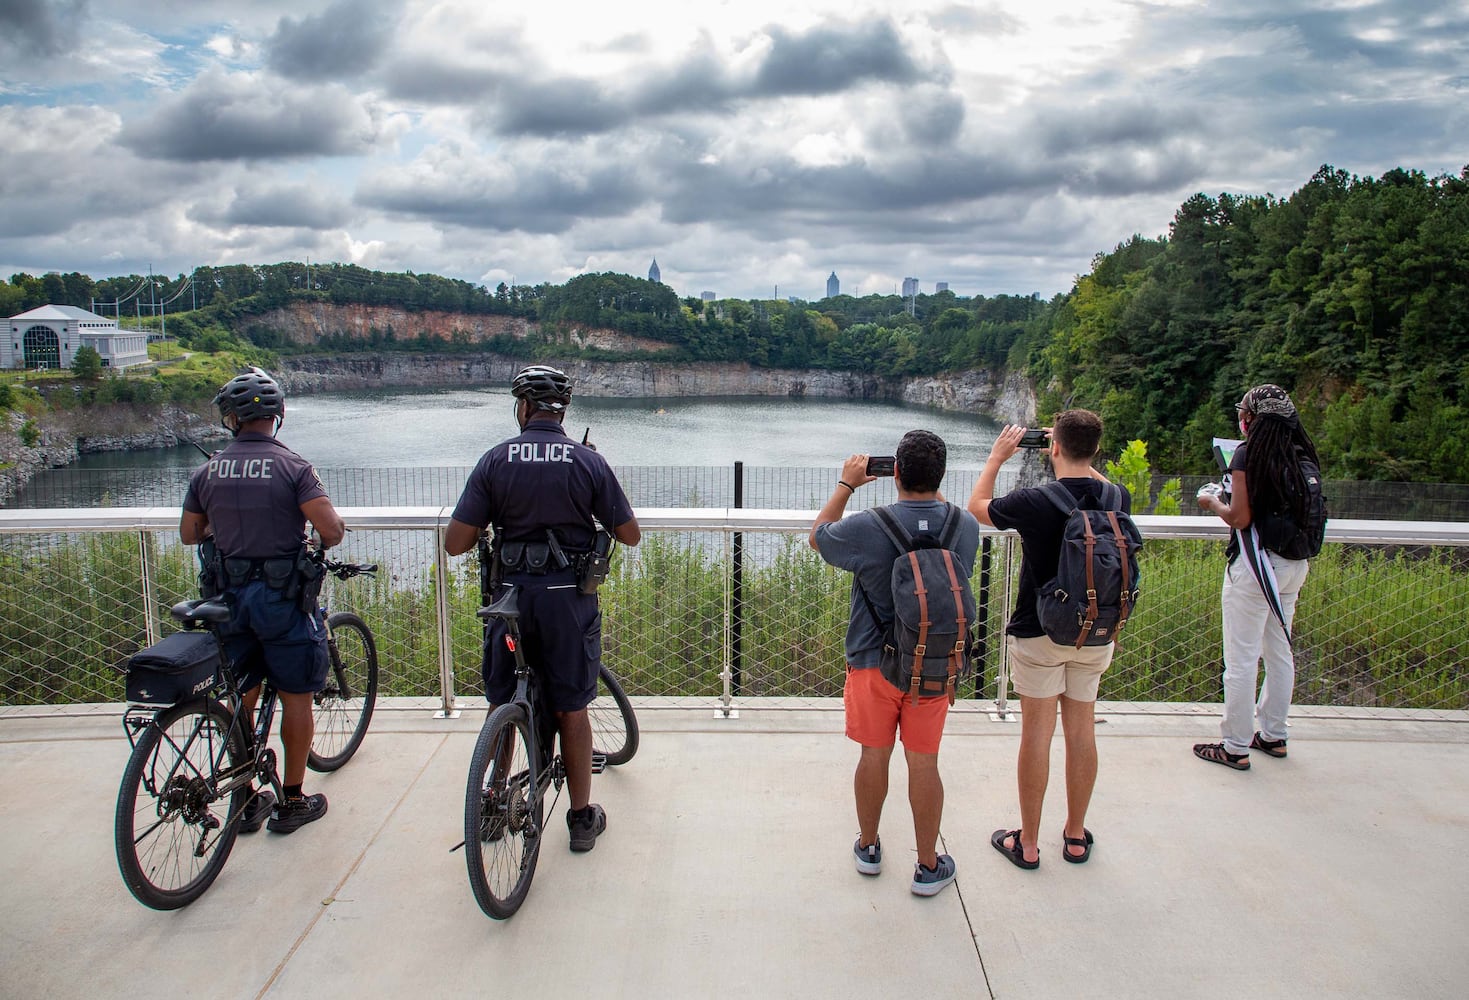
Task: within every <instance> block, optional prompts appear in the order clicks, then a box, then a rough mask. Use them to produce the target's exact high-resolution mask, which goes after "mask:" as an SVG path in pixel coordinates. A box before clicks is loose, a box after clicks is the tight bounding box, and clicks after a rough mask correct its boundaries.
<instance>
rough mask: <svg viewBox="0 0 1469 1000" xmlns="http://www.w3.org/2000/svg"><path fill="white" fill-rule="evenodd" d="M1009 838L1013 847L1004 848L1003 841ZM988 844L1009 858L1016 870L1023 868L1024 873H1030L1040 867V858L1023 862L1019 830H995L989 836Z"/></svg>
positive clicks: (1023, 849)
mask: <svg viewBox="0 0 1469 1000" xmlns="http://www.w3.org/2000/svg"><path fill="white" fill-rule="evenodd" d="M1010 838H1013V840H1011V843H1012V844H1014V846H1013V847H1006V846H1005V841H1006V840H1007V839H1010ZM990 844H991V845H992V846H993V847H994V849H995V850H997V851H999V852H1000V853H1001V854H1003V855H1005V857H1007V858H1009V859H1010V863H1011V864H1012V865H1014V866H1015V867H1016V868H1024V869H1025V870H1026V871H1030V870H1032V869H1035V868H1039V867H1040V866H1041V859H1040V858H1036V859H1035V860H1034V861H1026V860H1025V848H1023V847H1021V846H1020V831H1019V830H996V831H995V832H994V833H992V834H990Z"/></svg>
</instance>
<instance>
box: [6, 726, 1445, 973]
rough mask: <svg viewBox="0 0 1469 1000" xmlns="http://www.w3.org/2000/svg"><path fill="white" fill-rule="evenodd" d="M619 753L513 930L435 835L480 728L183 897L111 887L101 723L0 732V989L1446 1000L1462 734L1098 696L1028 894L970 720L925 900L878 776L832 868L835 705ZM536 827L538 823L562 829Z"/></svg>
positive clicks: (358, 768)
mask: <svg viewBox="0 0 1469 1000" xmlns="http://www.w3.org/2000/svg"><path fill="white" fill-rule="evenodd" d="M638 704H639V708H640V715H639V718H640V722H641V725H642V728H643V740H642V747H641V749H640V751H639V753H638V755H637V757H636V758H635V759H634V760H633V761H632V762H631V763H630V764H628V765H627V766H625V767H622V768H619V769H615V770H612V771H609V772H608V773H607V774H606V775H603V776H601V777H599V778H598V779H596V784H595V786H594V787H595V797H596V798H597V799H598V800H599V801H601V802H602V803H603V804H604V805H605V806H606V807H607V811H608V814H609V828H608V831H607V833H606V834H605V835H604V836H603V837H602V839H601V840H600V841H599V842H598V844H597V848H596V850H595V851H593V852H592V853H591V854H588V855H572V854H570V853H569V852H568V851H567V850H566V847H565V842H566V832H565V827H564V825H562V824H561V823H560V822H559V819H558V821H557V822H554V823H551V824H550V831H551V832H550V837H549V841H548V843H547V845H546V847H545V849H544V851H543V854H542V858H541V863H540V867H539V869H538V871H537V874H536V878H535V883H534V885H533V886H532V889H531V894H530V897H529V899H528V900H527V902H526V904H525V906H524V907H523V908H522V909H521V911H520V913H519V914H517V915H516V916H515V917H514V918H513V919H512V920H509V921H506V922H497V921H492V920H489V919H487V918H486V917H484V916H483V915H482V914H481V913H480V911H479V909H478V907H476V905H475V903H474V900H473V898H472V896H471V894H470V891H469V885H468V882H467V880H466V877H465V871H464V860H463V855H462V854H460V853H454V854H451V853H449V848H450V847H451V846H453V845H454V844H455V843H456V842H457V841H458V840H459V839H460V837H461V829H462V803H463V797H464V782H465V773H466V768H467V765H468V760H469V755H470V751H471V749H472V747H473V743H474V738H475V734H476V732H477V730H478V724H479V721H480V719H481V716H482V713H480V712H477V711H466V712H465V714H464V717H463V718H460V719H458V720H453V721H447V722H446V721H435V720H434V719H433V718H431V716H430V713H429V712H427V711H424V710H421V709H414V710H407V709H405V708H403V707H402V706H400V705H388V706H385V707H384V708H380V710H379V714H378V715H377V717H376V718H375V719H374V722H373V728H372V731H371V732H370V733H369V735H368V738H367V741H366V742H365V743H364V745H363V747H362V750H361V751H360V752H359V753H358V755H357V757H356V758H355V759H354V760H353V761H352V762H351V764H349V765H348V766H347V767H346V768H344V769H343V770H342V771H340V772H338V773H336V774H333V775H327V776H315V775H311V776H308V790H317V791H324V792H326V793H327V795H328V796H329V797H330V800H331V811H330V812H329V813H328V815H327V816H326V818H325V819H323V820H322V821H321V822H319V823H317V824H315V825H313V826H310V827H307V828H305V829H303V830H301V831H299V832H297V833H295V834H293V835H291V836H289V837H282V836H279V835H274V834H268V833H265V832H262V833H259V834H255V835H253V836H249V837H241V838H240V841H239V843H238V844H237V846H236V848H235V852H234V854H233V855H232V856H231V858H230V860H229V863H228V865H227V866H226V867H225V869H224V872H223V874H222V875H221V876H220V878H219V880H218V881H217V882H216V883H215V884H214V886H213V888H212V889H211V890H210V891H209V892H208V893H207V894H206V895H205V896H204V897H203V898H202V899H200V900H199V901H198V902H196V903H194V904H193V905H192V906H190V907H188V908H186V909H184V910H181V911H178V912H174V913H158V912H154V911H152V910H149V909H146V908H145V907H143V906H141V905H139V904H138V903H137V902H135V901H134V900H133V898H132V897H131V896H130V895H129V894H128V892H127V890H126V889H125V888H124V886H123V884H122V881H121V878H120V877H119V875H118V872H117V865H116V861H115V858H114V854H113V845H112V820H113V808H114V803H115V797H116V794H117V784H118V780H119V777H120V775H121V772H122V768H123V764H124V762H125V759H126V757H127V752H128V744H127V742H126V740H125V739H124V737H123V734H122V727H121V725H120V723H119V721H118V718H117V717H116V716H111V717H107V718H95V717H93V718H58V717H56V716H55V715H54V714H45V713H42V714H39V715H29V714H14V710H8V713H7V714H6V715H5V716H4V717H3V718H0V996H3V997H6V998H30V997H72V996H76V997H83V996H85V997H122V996H137V997H150V998H152V997H157V998H169V997H191V998H197V997H257V996H270V997H302V998H313V1000H326V998H331V997H353V998H361V997H400V996H407V997H419V998H427V997H458V996H485V995H494V996H504V997H599V998H602V997H606V998H620V997H629V998H631V997H637V998H659V997H797V998H801V1000H810V998H819V997H832V998H866V997H871V998H876V1000H895V998H903V997H925V998H929V997H968V998H987V997H1005V998H1009V997H1036V998H1052V997H1055V998H1063V997H1064V998H1090V997H1129V998H1132V997H1159V998H1193V997H1198V998H1218V997H1231V996H1233V997H1241V998H1250V1000H1262V998H1270V997H1289V998H1297V997H1311V998H1326V997H1403V998H1418V1000H1421V998H1431V997H1446V998H1447V997H1453V998H1459V997H1463V996H1465V995H1466V994H1469V943H1466V942H1469V868H1466V865H1465V847H1466V845H1469V720H1465V721H1447V722H1430V721H1424V722H1390V723H1389V722H1365V721H1351V720H1343V719H1332V718H1307V717H1302V718H1297V719H1295V720H1294V724H1293V728H1292V740H1291V745H1290V746H1291V755H1290V758H1289V759H1287V760H1284V761H1277V760H1272V759H1269V758H1266V757H1265V756H1263V755H1260V754H1256V755H1255V761H1254V769H1253V770H1252V771H1250V772H1248V773H1240V772H1235V771H1231V770H1228V769H1226V768H1222V767H1218V766H1214V765H1209V764H1206V763H1203V762H1200V761H1198V760H1195V759H1194V757H1193V756H1192V754H1191V753H1190V752H1189V747H1190V744H1191V743H1193V742H1195V741H1199V740H1209V739H1214V738H1215V737H1216V724H1215V722H1214V720H1213V719H1212V718H1210V717H1208V716H1206V715H1200V714H1196V713H1190V712H1189V711H1187V710H1181V711H1179V712H1177V713H1176V714H1173V715H1168V716H1156V715H1127V714H1122V708H1121V707H1118V708H1117V709H1115V710H1114V711H1113V712H1111V713H1109V712H1108V711H1107V710H1106V706H1103V707H1102V708H1103V711H1102V713H1101V714H1102V717H1103V719H1104V721H1102V722H1101V723H1100V724H1099V727H1098V732H1099V742H1100V755H1101V768H1102V770H1101V777H1100V779H1099V782H1098V786H1097V794H1096V797H1095V800H1094V802H1093V807H1092V811H1091V814H1090V816H1089V818H1088V821H1087V825H1088V826H1089V827H1090V828H1091V829H1092V831H1093V832H1094V833H1095V834H1096V838H1097V844H1096V847H1095V849H1094V853H1093V856H1092V859H1091V862H1090V863H1089V864H1086V865H1069V864H1065V863H1063V862H1062V861H1061V857H1060V850H1061V841H1060V833H1061V825H1062V821H1063V818H1064V791H1063V788H1062V784H1061V774H1062V770H1061V766H1062V760H1061V755H1060V752H1059V750H1060V738H1059V735H1058V737H1057V740H1056V743H1057V747H1056V749H1057V753H1056V755H1055V757H1054V760H1053V770H1052V777H1053V781H1052V786H1051V790H1050V792H1049V794H1048V797H1047V803H1046V816H1045V820H1044V830H1043V835H1042V841H1041V845H1042V863H1041V867H1040V869H1039V870H1038V871H1034V872H1026V871H1021V870H1019V869H1017V868H1014V867H1013V866H1011V865H1010V864H1008V863H1006V861H1005V860H1004V859H1003V858H1002V857H1000V856H999V855H998V854H996V853H995V851H994V850H992V849H991V848H990V846H989V843H988V840H989V835H990V832H991V831H992V830H994V829H995V828H996V827H1000V826H1006V827H1013V826H1016V825H1018V812H1017V808H1016V803H1015V779H1014V758H1015V750H1016V745H1017V742H1018V738H1019V727H1018V726H1017V725H1015V724H1014V723H1013V722H1009V723H1007V722H1001V721H997V720H994V719H992V718H991V717H990V716H989V715H987V714H986V713H985V712H983V711H976V710H974V709H973V708H972V707H971V708H968V709H967V710H965V711H962V712H956V713H955V714H954V715H952V716H951V721H950V725H949V729H948V734H947V736H946V738H945V742H944V747H943V751H942V754H941V768H942V773H943V776H944V780H945V784H946V786H947V805H946V807H945V813H944V822H943V849H944V850H946V851H947V852H948V853H950V854H952V855H953V857H954V858H955V860H956V861H957V863H958V867H959V878H958V881H957V883H956V884H955V886H953V887H951V888H950V889H947V890H945V891H944V892H943V893H942V894H941V895H939V896H936V897H934V898H931V899H922V898H919V897H915V896H913V895H912V894H911V893H910V892H909V891H908V882H909V878H910V875H911V871H912V860H913V851H912V848H913V840H912V826H911V823H910V819H909V815H908V809H907V801H906V785H905V776H904V768H903V765H902V762H901V755H898V758H897V759H895V761H894V766H893V774H892V779H893V780H892V788H891V792H890V797H889V805H888V809H887V812H886V814H885V818H884V823H883V843H884V847H885V849H886V858H885V859H884V860H885V865H886V868H885V871H884V872H883V874H882V875H881V876H879V877H876V878H868V877H863V876H860V875H858V874H857V873H856V872H855V871H854V870H853V868H852V863H851V859H850V856H849V855H850V849H851V844H852V840H853V837H854V835H855V831H856V823H855V819H854V817H853V808H852V801H851V774H852V767H853V765H854V763H855V761H856V756H857V755H856V750H855V747H854V746H853V745H852V744H850V743H848V742H847V741H846V739H845V738H844V737H843V735H842V716H841V712H840V705H839V703H830V702H827V703H814V704H813V703H803V704H804V705H805V706H806V707H801V706H783V705H780V704H779V703H757V704H756V705H745V706H741V708H742V711H741V717H740V718H739V719H736V720H722V721H717V720H715V719H714V718H713V716H712V711H711V710H710V709H709V708H700V709H697V710H694V709H677V708H667V707H663V706H662V705H660V704H658V703H656V702H639V703H638ZM564 806H565V802H564V800H563V801H562V802H561V803H559V804H558V806H557V809H556V812H557V814H559V813H560V812H562V811H563V809H564Z"/></svg>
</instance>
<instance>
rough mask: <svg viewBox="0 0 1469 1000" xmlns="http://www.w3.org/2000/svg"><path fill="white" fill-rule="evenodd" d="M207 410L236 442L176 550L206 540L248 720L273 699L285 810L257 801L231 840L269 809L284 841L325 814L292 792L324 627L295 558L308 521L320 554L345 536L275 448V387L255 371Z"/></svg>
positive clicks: (322, 500)
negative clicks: (212, 551)
mask: <svg viewBox="0 0 1469 1000" xmlns="http://www.w3.org/2000/svg"><path fill="white" fill-rule="evenodd" d="M214 403H215V404H216V405H217V406H218V407H219V415H220V423H221V425H223V426H224V427H225V429H227V430H228V431H229V432H230V433H231V434H233V435H234V437H235V440H234V441H233V442H232V443H231V444H230V445H229V446H228V447H227V448H225V449H224V450H223V451H220V452H218V453H217V454H215V456H214V457H213V458H211V459H210V460H209V461H208V462H206V463H205V464H204V465H202V466H200V467H199V468H198V469H197V470H195V472H194V474H193V476H192V477H190V479H189V490H188V493H187V494H186V495H185V496H184V512H183V518H182V519H181V520H180V521H179V537H180V538H181V539H183V542H184V544H185V545H198V544H200V543H202V542H204V541H205V540H206V539H209V538H211V536H212V538H213V542H214V547H215V548H216V549H217V552H218V556H217V558H216V559H215V560H213V565H214V570H215V578H216V582H217V584H218V586H219V588H220V590H222V592H223V597H224V600H225V601H226V602H227V603H228V604H229V605H230V608H231V611H232V614H231V616H230V620H229V621H228V622H226V623H224V624H223V625H222V626H221V627H220V636H221V638H223V639H224V642H225V648H226V650H227V652H228V654H229V656H230V657H231V658H232V659H233V660H234V662H235V663H237V664H239V665H240V666H239V670H240V682H241V686H242V687H244V688H245V689H246V694H245V696H244V702H245V709H246V711H247V712H253V711H254V709H255V702H256V699H257V698H259V696H260V684H261V682H262V681H263V680H264V679H265V678H266V677H269V678H270V681H271V683H272V684H274V685H275V688H276V690H277V691H278V692H279V694H280V699H281V716H282V718H281V742H282V743H284V744H285V750H286V761H285V775H284V780H283V787H282V791H283V792H284V794H285V801H284V802H281V803H279V805H277V803H276V801H275V793H274V792H271V791H269V790H265V789H262V790H261V791H259V792H257V793H256V795H255V797H254V798H253V799H251V801H250V802H249V803H248V804H247V805H246V807H245V813H244V816H243V817H242V819H241V821H240V831H241V832H242V833H253V832H255V831H256V830H259V829H260V826H261V824H262V823H264V822H265V819H266V816H267V815H270V814H271V812H272V808H273V807H274V809H273V811H274V815H273V817H272V818H271V820H270V823H269V828H270V829H271V830H272V831H274V832H276V833H291V832H292V831H294V830H296V829H298V828H300V827H301V826H303V825H305V824H307V823H310V822H312V821H314V820H318V819H320V818H321V817H322V816H323V815H325V814H326V796H325V795H320V794H318V795H304V794H302V791H301V784H302V782H303V780H304V779H305V777H306V757H307V754H308V752H309V751H310V749H311V736H312V730H313V719H312V704H311V701H312V699H311V696H312V695H313V694H314V693H315V692H317V691H320V690H321V689H322V687H323V686H324V685H325V683H326V674H327V669H328V658H327V647H326V626H325V624H324V623H323V622H322V619H321V612H320V610H319V609H318V608H317V607H316V601H315V597H314V589H313V588H311V587H310V585H309V582H308V581H305V580H303V578H302V576H303V574H302V573H301V571H300V570H298V569H297V568H296V567H297V565H298V564H300V565H301V566H302V567H303V568H304V567H305V566H306V565H307V564H308V561H307V560H304V559H303V558H302V557H303V555H304V546H305V529H306V522H307V521H310V522H311V526H312V527H313V528H315V529H316V533H317V535H318V536H319V537H320V539H321V546H322V548H323V549H326V548H330V547H331V546H333V545H336V544H337V543H338V542H340V541H341V540H342V534H343V533H344V532H345V530H346V528H345V527H344V526H343V524H342V519H341V517H340V516H338V514H337V511H336V509H335V508H334V507H333V506H332V502H331V500H330V499H329V498H328V497H327V495H326V489H325V487H323V486H322V485H321V479H320V478H318V477H317V475H316V470H315V469H314V468H312V466H311V463H310V462H308V461H306V460H305V459H304V458H302V457H301V456H300V455H297V454H296V453H295V452H294V451H292V450H291V449H289V448H287V447H286V446H285V445H283V444H281V443H280V442H279V441H277V440H276V439H275V433H276V431H277V430H278V429H279V428H280V425H281V422H282V421H283V420H284V419H285V415H286V397H285V393H283V392H282V391H281V387H280V385H278V384H277V383H276V381H275V379H273V378H271V377H270V376H269V375H267V374H266V373H265V372H263V371H261V370H260V369H259V368H253V367H252V368H251V369H250V370H249V371H246V372H244V373H242V374H240V375H236V376H235V377H234V378H232V379H230V380H229V381H228V382H227V383H225V385H224V387H223V388H222V389H220V390H219V395H217V396H215V397H214ZM207 572H208V566H206V573H207ZM317 572H318V573H319V570H318V571H317ZM303 587H305V588H306V591H307V593H306V596H305V598H303V597H302V596H301V594H300V591H301V589H302V588H303Z"/></svg>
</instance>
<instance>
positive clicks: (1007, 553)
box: [995, 535, 1015, 722]
mask: <svg viewBox="0 0 1469 1000" xmlns="http://www.w3.org/2000/svg"><path fill="white" fill-rule="evenodd" d="M1003 558H1004V561H1005V576H1004V586H1003V587H1002V588H1001V590H1002V592H1003V594H1004V604H1003V607H1004V608H1005V613H1006V614H1008V613H1009V609H1010V608H1011V607H1013V605H1012V604H1011V601H1010V592H1011V587H1012V585H1013V584H1014V582H1015V579H1014V576H1015V539H1014V538H1013V537H1011V536H1008V535H1007V536H1006V537H1005V547H1004V556H1003ZM1004 636H1005V633H1004V632H1003V631H1002V632H1001V633H1000V668H999V670H998V671H997V672H996V674H995V716H996V718H998V719H999V720H1000V721H1001V722H1013V721H1014V720H1013V719H1011V718H1010V713H1009V690H1010V647H1009V644H1008V643H1006V642H1005V638H1004Z"/></svg>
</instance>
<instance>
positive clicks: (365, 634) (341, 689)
mask: <svg viewBox="0 0 1469 1000" xmlns="http://www.w3.org/2000/svg"><path fill="white" fill-rule="evenodd" d="M322 565H323V567H324V568H325V569H326V571H327V572H329V573H331V574H333V575H334V576H336V577H337V578H338V579H343V580H345V579H348V578H350V577H353V576H357V575H358V574H362V573H372V572H375V571H376V570H377V567H376V566H362V565H354V564H350V563H338V562H333V561H331V560H323V563H322ZM323 612H325V608H323ZM170 613H171V614H172V615H173V617H174V618H175V619H176V620H178V621H179V622H180V623H181V624H182V625H183V626H184V628H185V630H188V631H191V632H196V631H199V630H207V631H208V632H210V633H211V634H212V636H211V637H212V645H213V659H212V660H210V661H207V662H205V663H203V664H202V668H203V675H204V679H203V680H201V681H199V682H198V684H197V685H196V686H195V687H194V688H190V689H188V693H187V697H185V698H183V699H182V700H179V701H178V702H177V703H175V704H170V705H166V706H164V707H162V708H159V707H157V705H156V704H152V705H145V704H132V705H130V706H129V707H128V710H127V712H126V713H125V715H124V716H123V728H124V730H125V731H126V732H127V736H128V741H129V742H130V743H131V744H132V748H133V749H132V754H131V756H129V758H128V763H127V767H126V768H125V769H124V770H123V774H122V785H121V787H120V788H119V790H118V794H117V813H116V817H115V820H114V823H113V837H114V841H115V847H116V850H117V864H118V868H119V869H120V870H121V872H122V879H123V882H124V883H125V884H126V885H127V887H128V891H130V892H131V893H132V894H133V896H135V897H136V898H137V900H138V901H139V902H140V903H142V904H144V905H145V906H150V907H152V908H153V909H155V910H176V909H178V908H179V907H182V906H187V905H188V904H190V903H192V902H193V901H194V900H196V899H198V898H199V897H200V896H201V895H202V894H203V893H204V891H205V890H206V889H208V888H209V886H210V885H211V884H212V883H213V882H214V880H215V878H217V877H218V875H219V873H220V871H221V870H222V869H223V868H224V864H225V862H226V861H227V860H229V855H230V851H231V850H232V849H233V848H234V844H235V838H236V836H238V834H239V829H240V818H241V816H242V814H243V812H244V810H245V807H246V806H247V805H248V804H249V802H250V799H251V794H252V793H251V789H252V787H253V785H254V783H255V782H256V781H259V783H260V785H261V787H262V788H263V787H265V786H267V785H268V786H269V787H270V788H271V789H272V790H273V791H274V792H275V796H276V800H277V801H284V798H285V793H284V792H283V790H282V788H281V780H280V775H279V772H278V769H277V767H276V753H275V750H274V749H272V748H271V747H270V746H269V742H270V733H271V724H272V721H273V720H274V718H275V707H276V701H277V693H276V690H275V688H274V687H273V686H272V685H271V684H270V683H269V682H267V683H265V684H264V685H263V686H262V691H261V694H260V700H259V704H258V705H257V707H256V711H255V719H254V725H253V727H252V726H251V724H250V720H249V718H248V716H247V715H246V713H245V710H244V702H243V699H242V692H241V691H240V690H239V678H238V676H237V675H236V673H235V669H234V665H233V664H232V663H230V662H229V658H228V657H227V656H225V653H224V646H223V643H222V641H221V640H220V638H219V632H218V626H219V625H220V623H222V622H225V621H228V620H229V616H230V609H229V607H228V605H226V604H225V603H223V602H222V601H219V600H214V599H211V600H193V601H183V602H181V603H179V604H176V605H174V606H173V608H172V609H171V611H170ZM326 622H327V630H328V639H327V649H328V651H329V653H330V657H331V671H330V673H329V674H328V675H327V686H326V688H324V689H323V690H322V692H321V693H320V694H318V695H316V697H315V720H316V732H315V735H314V736H313V738H312V744H311V751H310V755H309V757H308V760H307V764H308V766H310V767H311V768H312V769H313V770H317V771H332V770H336V769H337V768H339V767H341V766H342V765H343V764H345V763H346V762H347V761H348V760H349V759H351V757H352V755H353V754H354V753H356V752H357V748H358V747H359V746H361V745H362V738H363V736H364V735H365V734H366V732H367V725H368V723H369V722H370V721H371V719H372V710H373V706H374V705H375V703H376V701H377V685H378V663H377V649H376V646H375V645H374V644H373V639H372V632H371V631H370V630H369V629H368V628H367V625H366V624H365V623H364V622H363V621H362V619H361V618H359V617H358V616H357V615H355V614H351V613H350V612H338V613H335V614H330V615H326ZM185 638H186V639H187V638H188V637H185ZM165 641H167V640H165ZM155 648H157V647H155ZM141 694H142V696H141V697H140V698H138V699H136V700H139V701H144V702H146V701H148V700H149V697H148V694H147V692H146V691H145V692H142V693H141ZM130 700H132V699H130Z"/></svg>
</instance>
